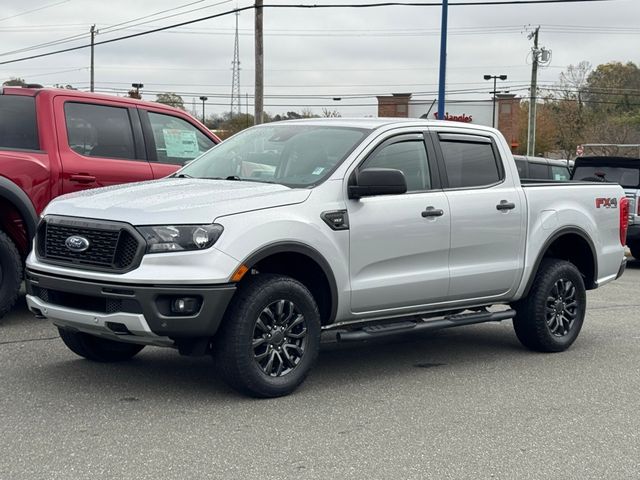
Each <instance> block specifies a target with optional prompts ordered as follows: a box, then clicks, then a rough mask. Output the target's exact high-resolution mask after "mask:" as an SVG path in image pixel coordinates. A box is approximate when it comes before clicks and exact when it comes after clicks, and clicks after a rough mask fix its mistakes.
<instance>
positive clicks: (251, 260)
mask: <svg viewBox="0 0 640 480" xmlns="http://www.w3.org/2000/svg"><path fill="white" fill-rule="evenodd" d="M242 264H243V265H245V266H246V267H248V268H249V269H250V270H252V269H255V270H257V271H259V272H265V273H266V272H269V273H281V274H285V275H289V276H291V277H293V278H295V279H296V280H298V281H300V282H301V283H303V284H304V285H305V286H306V287H307V288H308V289H309V291H310V292H311V294H312V295H313V296H314V298H315V300H316V302H317V303H318V308H319V309H320V315H321V319H322V324H323V325H327V324H330V323H333V322H334V321H335V318H336V313H337V311H338V287H337V284H336V280H335V276H334V274H333V271H332V269H331V266H330V265H329V262H328V261H327V260H326V259H325V258H324V256H323V255H322V254H321V253H320V252H318V251H317V250H316V249H315V248H313V247H311V246H309V245H307V244H305V243H301V242H276V243H272V244H269V245H266V246H264V247H261V248H259V249H258V250H256V251H255V252H253V253H251V254H250V255H249V256H248V257H247V258H246V259H245V260H244V261H243V262H242Z"/></svg>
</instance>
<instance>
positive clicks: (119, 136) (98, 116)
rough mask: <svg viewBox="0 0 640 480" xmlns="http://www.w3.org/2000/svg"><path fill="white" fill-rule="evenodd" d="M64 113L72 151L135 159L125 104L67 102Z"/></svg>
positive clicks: (97, 155)
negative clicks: (116, 105)
mask: <svg viewBox="0 0 640 480" xmlns="http://www.w3.org/2000/svg"><path fill="white" fill-rule="evenodd" d="M64 114H65V119H66V124H67V140H68V142H69V147H70V148H71V150H73V151H74V152H77V153H79V154H80V155H84V156H87V157H105V158H121V159H124V160H135V159H136V149H135V143H134V140H133V130H132V129H131V120H130V119H129V111H128V110H127V109H126V108H122V107H110V106H107V105H94V104H89V103H75V102H68V103H66V104H65V106H64Z"/></svg>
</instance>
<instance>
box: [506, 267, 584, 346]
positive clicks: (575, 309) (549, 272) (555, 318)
mask: <svg viewBox="0 0 640 480" xmlns="http://www.w3.org/2000/svg"><path fill="white" fill-rule="evenodd" d="M586 306H587V294H586V291H585V287H584V282H583V280H582V276H581V275H580V272H579V271H578V269H577V268H576V267H575V265H573V264H572V263H570V262H567V261H565V260H558V259H555V258H547V259H544V260H543V261H542V263H541V264H540V267H539V268H538V272H537V273H536V277H535V279H534V281H533V286H532V287H531V290H530V291H529V294H528V295H527V296H526V297H525V298H523V299H522V300H520V301H519V302H517V303H516V304H515V305H514V308H515V310H516V311H517V312H518V313H517V315H516V317H515V318H514V319H513V327H514V329H515V331H516V335H517V337H518V340H520V342H521V343H522V344H523V345H524V346H525V347H527V348H530V349H531V350H536V351H539V352H561V351H563V350H566V349H567V348H569V347H570V346H571V344H572V343H573V342H574V341H575V340H576V338H578V334H579V333H580V329H581V328H582V324H583V322H584V315H585V311H586Z"/></svg>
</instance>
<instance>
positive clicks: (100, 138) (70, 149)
mask: <svg viewBox="0 0 640 480" xmlns="http://www.w3.org/2000/svg"><path fill="white" fill-rule="evenodd" d="M90 102H91V103H89V102H87V101H83V100H82V99H79V98H77V97H65V96H58V97H56V98H55V100H54V108H55V111H56V131H57V137H58V150H59V152H60V159H61V163H62V191H63V193H69V192H74V191H77V190H85V189H88V188H96V187H106V186H109V185H116V184H121V183H128V182H139V181H143V180H150V179H152V178H153V173H152V171H151V166H150V165H149V163H148V162H147V159H146V152H145V148H144V140H143V136H142V128H141V125H140V120H139V117H138V114H137V110H136V109H135V108H131V107H130V106H129V105H128V104H126V103H119V102H118V101H117V100H116V101H112V100H104V101H103V100H95V99H91V101H90Z"/></svg>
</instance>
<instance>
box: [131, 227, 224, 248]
mask: <svg viewBox="0 0 640 480" xmlns="http://www.w3.org/2000/svg"><path fill="white" fill-rule="evenodd" d="M137 229H138V231H139V232H140V233H141V234H142V236H143V237H144V239H145V240H146V241H147V252H146V253H163V252H180V251H185V250H203V249H205V248H209V247H210V246H211V245H213V244H214V243H216V240H218V238H220V235H221V234H222V231H223V230H224V228H223V227H222V225H218V224H217V223H214V224H210V225H171V226H164V225H163V226H155V227H137Z"/></svg>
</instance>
